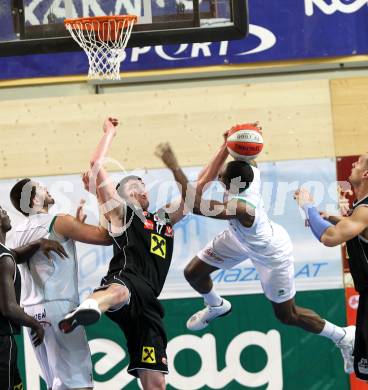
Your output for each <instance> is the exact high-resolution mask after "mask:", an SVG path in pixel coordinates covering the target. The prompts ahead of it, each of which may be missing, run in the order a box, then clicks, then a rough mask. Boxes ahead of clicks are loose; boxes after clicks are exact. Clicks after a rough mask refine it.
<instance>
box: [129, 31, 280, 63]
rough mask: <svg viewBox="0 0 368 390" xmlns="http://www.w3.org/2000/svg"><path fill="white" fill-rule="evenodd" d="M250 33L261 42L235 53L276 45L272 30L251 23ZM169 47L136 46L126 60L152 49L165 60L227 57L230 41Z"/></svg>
mask: <svg viewBox="0 0 368 390" xmlns="http://www.w3.org/2000/svg"><path fill="white" fill-rule="evenodd" d="M249 35H253V36H254V37H256V38H258V40H259V42H258V44H257V46H255V47H254V48H252V49H249V50H246V51H243V52H240V53H235V55H237V56H245V55H250V54H255V53H260V52H263V51H267V50H269V49H271V48H272V47H273V46H275V44H276V42H277V39H276V36H275V34H274V33H273V32H272V31H270V30H268V29H267V28H265V27H261V26H256V25H254V24H250V25H249ZM167 49H168V48H167V47H166V46H145V47H134V48H132V50H131V52H130V58H128V59H125V61H126V60H128V61H129V62H131V63H135V62H139V61H140V58H141V56H143V55H145V54H148V53H150V52H151V51H152V50H154V51H155V53H156V54H157V56H158V57H160V58H162V59H163V60H165V61H182V60H189V59H195V58H200V57H208V58H210V57H212V56H223V57H226V56H227V54H228V51H229V42H228V41H222V42H220V44H219V45H218V44H215V43H213V42H203V43H193V44H188V43H183V44H181V45H179V47H178V49H177V50H176V51H175V52H174V53H168V51H167ZM184 53H185V54H184Z"/></svg>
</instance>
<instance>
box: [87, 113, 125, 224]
mask: <svg viewBox="0 0 368 390" xmlns="http://www.w3.org/2000/svg"><path fill="white" fill-rule="evenodd" d="M118 124H119V122H118V120H117V119H115V118H108V119H106V120H105V122H104V125H103V131H104V135H103V136H102V138H101V139H100V141H99V143H98V145H97V147H96V150H95V151H94V153H93V154H92V157H91V160H90V167H91V169H90V174H89V182H90V185H89V190H90V191H91V185H92V186H94V185H95V187H96V196H97V198H98V200H99V203H100V205H101V207H102V209H103V213H104V215H105V216H106V218H107V219H108V220H109V221H110V222H111V223H112V224H113V225H115V223H114V222H117V223H116V224H117V225H119V221H120V220H121V219H122V217H123V210H124V200H123V199H122V198H121V197H120V196H119V194H118V193H117V191H116V187H115V184H114V183H113V181H112V180H111V178H110V177H109V175H108V173H107V171H106V170H105V168H104V167H103V163H104V159H105V157H106V155H107V153H108V151H109V149H110V146H111V144H112V141H113V139H114V137H115V135H116V127H117V126H118Z"/></svg>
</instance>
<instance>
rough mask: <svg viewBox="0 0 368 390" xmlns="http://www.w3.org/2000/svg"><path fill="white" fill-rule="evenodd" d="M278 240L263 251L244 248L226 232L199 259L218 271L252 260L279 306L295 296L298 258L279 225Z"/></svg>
mask: <svg viewBox="0 0 368 390" xmlns="http://www.w3.org/2000/svg"><path fill="white" fill-rule="evenodd" d="M275 226H276V229H275V231H274V239H273V240H271V241H270V242H269V243H268V244H267V245H266V246H265V248H263V249H264V250H263V251H262V253H261V251H258V252H256V251H254V250H252V249H250V248H247V247H246V245H243V244H242V243H241V242H240V241H239V240H238V239H237V238H236V237H235V236H234V234H233V233H232V232H231V231H230V230H228V229H226V230H224V231H223V232H221V233H220V234H218V235H217V236H216V237H215V238H214V239H213V240H212V241H211V242H209V243H208V244H207V245H206V246H205V247H204V248H203V249H202V250H201V251H200V252H199V253H198V254H197V257H198V258H199V259H201V260H202V261H203V262H205V263H207V264H209V265H212V266H213V267H216V268H221V269H230V268H233V267H235V266H236V265H238V264H239V263H241V262H243V261H245V260H248V259H250V260H251V261H252V263H253V265H254V267H255V268H256V270H257V272H258V275H259V279H260V282H261V285H262V289H263V291H264V293H265V295H266V297H267V298H268V299H269V300H270V301H272V302H275V303H281V302H286V301H288V300H290V299H292V298H293V297H294V296H295V292H296V291H295V280H294V257H293V254H292V244H291V241H290V237H289V235H288V234H287V232H286V230H285V229H284V228H282V227H281V226H280V225H276V224H275Z"/></svg>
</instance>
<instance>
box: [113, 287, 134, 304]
mask: <svg viewBox="0 0 368 390" xmlns="http://www.w3.org/2000/svg"><path fill="white" fill-rule="evenodd" d="M109 292H110V294H112V295H113V297H114V302H116V304H118V303H121V302H126V301H127V300H128V299H129V290H128V289H127V287H126V286H121V285H119V284H112V285H111V286H110V287H109Z"/></svg>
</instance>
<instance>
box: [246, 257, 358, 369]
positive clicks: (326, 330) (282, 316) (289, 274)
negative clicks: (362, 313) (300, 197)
mask: <svg viewBox="0 0 368 390" xmlns="http://www.w3.org/2000/svg"><path fill="white" fill-rule="evenodd" d="M254 257H255V256H254ZM254 257H253V259H252V261H253V264H254V266H255V268H256V269H257V272H258V275H259V279H260V281H261V284H262V288H263V291H264V293H265V295H266V297H267V298H268V299H269V300H270V301H271V303H272V306H273V309H274V312H275V315H276V317H277V319H279V320H280V321H281V322H282V323H283V324H285V325H291V326H297V327H299V328H302V329H304V330H305V331H307V332H311V333H315V334H318V335H320V336H324V337H327V338H329V339H331V340H332V341H333V342H334V343H335V344H336V345H337V346H338V347H339V348H340V350H341V353H342V355H343V358H344V366H345V371H346V372H352V370H353V366H352V364H353V360H352V356H351V355H352V352H353V345H354V334H355V327H347V328H342V327H339V326H337V325H334V324H332V323H330V322H329V321H327V320H325V319H322V318H321V317H320V316H319V315H318V314H317V313H315V312H314V311H313V310H310V309H306V308H303V307H300V306H297V305H296V303H295V300H294V297H295V280H294V259H293V257H292V256H291V255H290V254H288V255H287V256H285V257H279V258H277V261H276V260H275V259H269V261H268V262H262V261H257V260H256V259H255V258H254Z"/></svg>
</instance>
